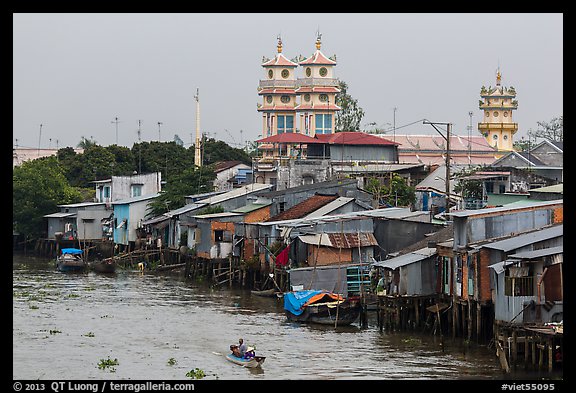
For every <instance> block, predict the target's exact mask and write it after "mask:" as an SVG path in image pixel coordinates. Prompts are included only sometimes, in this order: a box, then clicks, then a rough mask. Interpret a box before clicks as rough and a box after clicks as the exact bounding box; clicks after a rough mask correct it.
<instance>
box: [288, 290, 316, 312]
mask: <svg viewBox="0 0 576 393" xmlns="http://www.w3.org/2000/svg"><path fill="white" fill-rule="evenodd" d="M322 292H324V291H317V290H307V291H296V292H289V293H285V294H284V310H287V311H290V312H291V313H292V314H294V315H300V314H302V312H303V310H301V307H302V305H303V304H304V303H306V302H307V301H308V299H310V298H311V297H312V296H314V295H317V294H319V293H322Z"/></svg>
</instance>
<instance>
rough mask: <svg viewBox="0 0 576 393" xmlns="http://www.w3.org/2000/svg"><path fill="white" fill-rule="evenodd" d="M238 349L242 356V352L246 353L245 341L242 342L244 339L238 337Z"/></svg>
mask: <svg viewBox="0 0 576 393" xmlns="http://www.w3.org/2000/svg"><path fill="white" fill-rule="evenodd" d="M238 344H239V346H238V349H239V350H240V355H241V356H244V354H246V350H247V349H248V346H247V345H246V343H245V342H244V339H242V338H240V339H239V340H238Z"/></svg>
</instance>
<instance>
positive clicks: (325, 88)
mask: <svg viewBox="0 0 576 393" xmlns="http://www.w3.org/2000/svg"><path fill="white" fill-rule="evenodd" d="M321 37H322V35H321V34H318V35H317V38H316V52H314V54H313V55H312V56H310V57H309V58H307V59H305V60H303V61H301V62H300V63H299V64H300V66H302V68H303V70H304V77H303V78H298V81H297V89H296V94H298V95H299V96H300V104H299V105H298V106H297V107H296V111H297V112H298V114H299V115H300V116H299V117H300V132H301V133H302V134H306V135H309V136H312V137H313V136H314V135H316V134H333V133H334V130H335V126H336V112H337V111H339V110H340V107H339V106H337V105H336V94H337V93H338V92H340V89H339V88H338V86H339V81H338V79H336V78H334V76H333V68H334V66H336V56H333V57H332V58H328V57H326V56H325V55H324V54H323V53H322V52H321V51H320V47H321V46H322V42H321Z"/></svg>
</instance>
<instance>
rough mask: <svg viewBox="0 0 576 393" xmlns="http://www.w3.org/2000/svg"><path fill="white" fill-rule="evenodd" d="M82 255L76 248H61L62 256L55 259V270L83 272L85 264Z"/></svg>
mask: <svg viewBox="0 0 576 393" xmlns="http://www.w3.org/2000/svg"><path fill="white" fill-rule="evenodd" d="M82 253H83V251H82V250H80V249H78V248H63V249H62V254H61V255H59V256H58V258H56V269H58V270H59V271H61V272H83V271H84V270H85V269H86V267H87V264H86V262H85V261H84V259H83V258H82Z"/></svg>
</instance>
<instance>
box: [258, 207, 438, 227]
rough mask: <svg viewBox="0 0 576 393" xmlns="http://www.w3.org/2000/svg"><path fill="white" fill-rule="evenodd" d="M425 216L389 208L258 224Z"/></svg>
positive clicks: (418, 212) (291, 223)
mask: <svg viewBox="0 0 576 393" xmlns="http://www.w3.org/2000/svg"><path fill="white" fill-rule="evenodd" d="M423 214H425V215H429V213H428V212H422V211H414V212H411V211H410V208H409V207H387V208H382V209H372V210H363V211H359V212H351V213H343V214H334V215H330V216H322V217H304V218H296V219H293V220H281V221H267V222H262V223H258V225H280V226H285V227H298V226H308V225H310V224H313V223H321V222H339V221H346V220H363V219H366V218H373V217H377V218H397V219H404V218H410V217H416V216H420V215H423Z"/></svg>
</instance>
